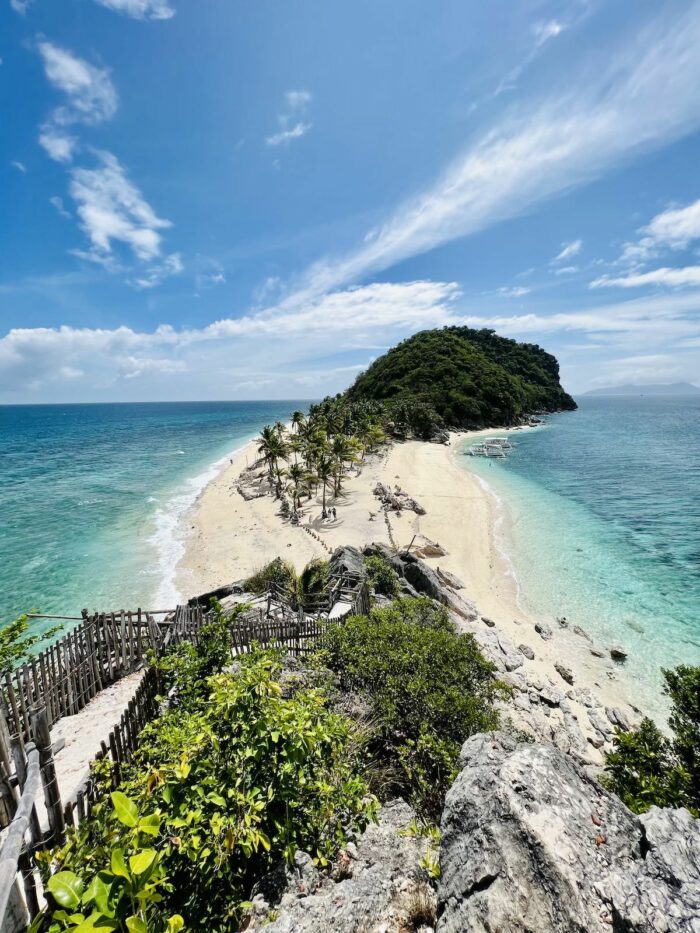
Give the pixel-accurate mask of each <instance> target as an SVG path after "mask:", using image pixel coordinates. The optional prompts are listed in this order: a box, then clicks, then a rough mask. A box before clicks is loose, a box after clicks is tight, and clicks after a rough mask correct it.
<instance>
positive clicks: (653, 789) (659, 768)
mask: <svg viewBox="0 0 700 933" xmlns="http://www.w3.org/2000/svg"><path fill="white" fill-rule="evenodd" d="M663 675H664V680H665V681H666V684H665V687H664V692H665V693H666V694H667V696H669V697H670V700H671V714H670V716H669V726H670V728H671V731H672V737H671V738H667V737H666V736H665V735H664V734H663V733H662V732H661V731H660V729H658V728H657V726H656V725H655V724H654V723H653V722H652V721H651V720H650V719H647V718H645V719H643V720H642V722H641V723H640V725H639V726H638V728H636V729H633V730H631V731H630V732H627V733H624V732H621V731H620V730H618V731H617V733H616V736H615V742H614V750H613V751H612V752H609V753H607V755H606V764H605V770H606V772H607V773H606V775H605V778H604V784H605V785H606V786H607V787H608V788H610V789H611V790H613V791H614V792H615V793H616V794H618V795H619V796H620V797H621V798H622V800H623V801H624V802H625V803H626V804H627V806H628V807H629V808H630V809H631V810H633V811H634V812H635V813H644V812H645V811H646V810H648V809H649V807H651V806H658V807H687V809H688V810H690V812H691V813H693V815H694V816H698V815H700V667H690V666H688V665H685V664H682V665H680V667H677V668H675V670H672V671H666V670H665V671H663Z"/></svg>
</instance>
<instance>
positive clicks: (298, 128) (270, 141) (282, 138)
mask: <svg viewBox="0 0 700 933" xmlns="http://www.w3.org/2000/svg"><path fill="white" fill-rule="evenodd" d="M312 126H313V124H312V123H295V124H294V126H292V127H290V129H288V130H281V131H280V132H279V133H273V134H272V136H266V137H265V143H266V144H267V145H268V146H281V145H282V143H288V142H291V140H292V139H299V138H300V137H301V136H304V135H305V134H306V133H308V131H309V130H310V129H311V128H312Z"/></svg>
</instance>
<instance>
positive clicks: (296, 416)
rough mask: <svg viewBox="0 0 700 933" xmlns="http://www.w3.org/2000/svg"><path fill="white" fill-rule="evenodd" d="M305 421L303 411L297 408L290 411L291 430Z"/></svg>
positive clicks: (297, 428) (297, 427)
mask: <svg viewBox="0 0 700 933" xmlns="http://www.w3.org/2000/svg"><path fill="white" fill-rule="evenodd" d="M305 421H306V417H305V415H304V412H303V411H299V409H297V410H296V411H294V412H292V431H293V430H294V429H295V428H296V430H297V431H298V430H299V428H300V427H301V425H302V424H304V422H305Z"/></svg>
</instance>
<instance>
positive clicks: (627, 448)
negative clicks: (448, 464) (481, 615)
mask: <svg viewBox="0 0 700 933" xmlns="http://www.w3.org/2000/svg"><path fill="white" fill-rule="evenodd" d="M579 404H580V408H579V410H578V411H576V412H571V413H566V414H560V415H554V416H550V417H549V418H548V419H547V423H546V425H545V426H544V427H541V428H536V429H534V430H531V431H530V430H528V431H518V432H513V433H511V434H510V438H511V440H513V441H515V442H516V443H517V447H516V449H515V450H514V451H512V452H511V454H510V455H509V456H508V458H507V459H505V460H497V461H494V460H485V459H483V458H477V457H467V456H463V457H462V456H460V462H461V463H462V464H463V465H464V466H465V467H467V468H468V469H470V470H472V471H473V472H475V473H476V474H477V475H479V476H480V477H481V478H482V479H483V480H485V481H486V483H487V485H488V486H489V487H490V488H491V489H492V491H493V492H494V493H495V494H496V496H497V497H498V500H499V502H500V515H501V521H500V523H499V525H500V529H499V538H500V543H501V546H502V548H503V550H504V552H505V554H506V555H507V557H508V558H509V560H510V561H511V565H512V569H513V572H514V575H515V577H516V579H517V581H518V586H519V594H520V596H519V599H520V602H521V605H522V606H523V608H524V609H525V610H529V611H531V612H533V613H535V614H539V615H544V616H550V617H555V616H560V615H565V616H566V617H567V618H568V619H569V621H570V623H571V624H575V623H578V624H580V625H582V626H583V627H584V628H586V629H587V630H588V631H589V632H590V633H591V635H592V636H593V637H594V638H595V639H596V640H597V641H599V642H600V643H601V644H604V645H611V644H618V643H619V644H621V645H623V646H624V647H626V648H627V649H628V651H629V658H628V661H627V663H626V666H625V671H626V679H628V681H629V682H633V683H634V695H636V696H637V697H638V698H639V699H640V702H642V704H643V705H645V708H647V707H648V706H649V704H651V707H652V708H658V707H659V695H660V686H661V676H660V668H661V667H669V666H673V665H676V664H680V663H690V664H693V663H694V664H698V663H700V398H698V397H665V398H653V397H636V398H583V399H581V400H579ZM494 433H496V434H501V433H505V432H494ZM465 446H468V443H467V445H465ZM646 701H648V702H646Z"/></svg>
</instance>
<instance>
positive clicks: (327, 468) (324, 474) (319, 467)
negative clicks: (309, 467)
mask: <svg viewBox="0 0 700 933" xmlns="http://www.w3.org/2000/svg"><path fill="white" fill-rule="evenodd" d="M334 469H335V464H334V463H333V461H332V460H331V458H330V457H329V456H327V455H326V454H321V456H320V457H319V458H318V460H317V461H316V476H318V478H319V481H320V482H321V483H323V505H322V509H321V515H322V516H323V518H326V516H327V514H328V513H327V512H326V487H327V486H328V480H329V479H331V478H332V477H333V472H334Z"/></svg>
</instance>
